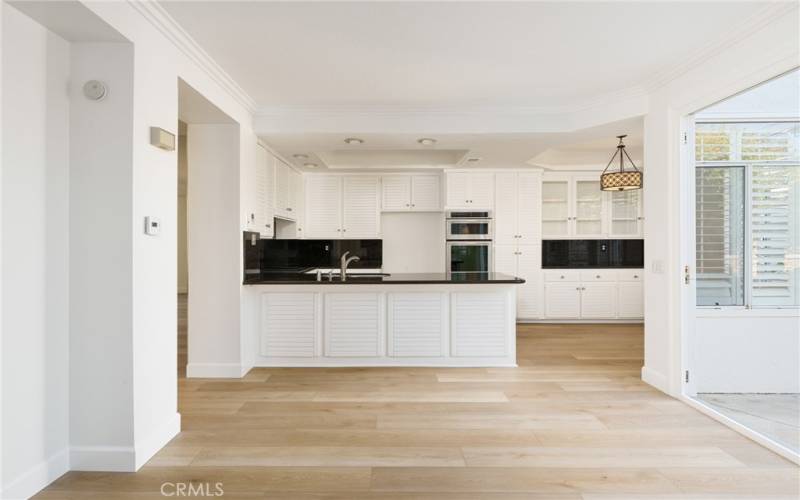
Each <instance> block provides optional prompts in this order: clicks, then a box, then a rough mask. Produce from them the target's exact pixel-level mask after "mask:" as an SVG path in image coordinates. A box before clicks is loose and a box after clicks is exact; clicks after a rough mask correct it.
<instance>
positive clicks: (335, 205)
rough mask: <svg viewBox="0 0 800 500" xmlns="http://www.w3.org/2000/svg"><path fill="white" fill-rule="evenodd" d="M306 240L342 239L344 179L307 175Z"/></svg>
mask: <svg viewBox="0 0 800 500" xmlns="http://www.w3.org/2000/svg"><path fill="white" fill-rule="evenodd" d="M305 177H306V179H305V186H306V188H305V191H306V192H305V195H306V196H305V197H306V206H305V212H306V216H305V219H306V223H305V227H304V231H303V232H304V233H305V234H304V237H306V238H341V237H342V179H341V177H339V176H333V175H314V174H310V175H306V176H305Z"/></svg>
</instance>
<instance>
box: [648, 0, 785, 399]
mask: <svg viewBox="0 0 800 500" xmlns="http://www.w3.org/2000/svg"><path fill="white" fill-rule="evenodd" d="M787 9H791V10H787ZM787 9H784V11H783V12H784V14H783V15H782V17H780V18H779V19H777V20H775V21H773V22H772V23H769V24H761V25H760V26H759V27H758V29H754V30H753V31H752V32H751V33H750V34H749V36H747V37H744V38H742V39H740V40H739V41H738V42H737V43H735V44H732V45H730V46H728V47H726V48H725V49H724V50H723V51H722V52H720V53H718V54H716V55H713V56H710V57H707V58H706V59H705V60H704V61H703V64H701V65H700V66H698V67H695V68H693V69H691V70H689V71H687V72H685V73H684V74H682V75H681V76H679V77H678V78H676V79H674V80H672V81H671V82H669V83H668V84H666V85H664V86H663V87H661V88H659V89H658V90H657V91H655V92H653V93H652V94H651V96H650V110H649V112H648V114H647V116H646V117H645V136H644V164H645V165H647V175H646V176H645V179H644V182H645V187H644V188H645V191H646V193H645V196H644V216H645V264H646V270H645V283H647V286H646V287H645V366H644V367H643V369H642V377H643V378H644V380H645V381H647V382H649V383H651V384H652V385H654V386H656V387H657V388H659V389H661V390H663V391H665V392H668V393H670V394H672V395H675V396H678V395H679V394H680V393H681V380H682V376H681V374H682V361H681V335H682V333H683V332H684V331H687V327H686V325H682V323H681V321H682V316H681V310H682V306H683V303H682V299H683V298H684V297H687V296H688V294H689V287H688V286H686V285H683V284H682V283H683V273H682V268H683V266H684V265H687V264H690V265H692V266H693V264H694V263H693V262H688V261H687V258H686V255H685V252H684V250H685V248H688V247H685V248H684V245H694V242H693V241H687V238H686V235H687V234H688V231H687V228H688V227H690V226H689V224H693V223H694V222H693V221H691V220H682V218H681V217H682V211H681V208H680V207H681V206H682V204H686V203H693V202H694V200H689V199H687V198H686V193H687V191H688V189H687V188H686V186H688V184H687V183H688V178H687V175H688V176H693V175H694V173H693V172H682V171H681V155H682V154H683V153H685V151H684V149H683V148H682V145H681V132H682V120H681V118H682V117H684V116H686V115H688V114H690V113H693V112H695V111H697V110H699V109H701V108H703V107H706V106H708V105H710V104H713V103H715V102H717V101H720V100H721V99H724V98H726V97H728V96H731V95H733V94H735V93H737V92H740V91H742V90H744V89H747V88H749V87H751V86H753V85H756V84H757V83H760V82H763V81H765V80H767V79H769V78H771V77H774V76H776V75H779V74H781V73H783V72H785V71H788V70H790V69H792V68H793V67H796V66H798V65H799V64H800V48H798V44H797V40H798V37H799V36H800V34H798V26H797V15H798V14H797V7H796V6H795V7H788V6H787ZM691 307H692V308H693V307H694V305H693V304H691Z"/></svg>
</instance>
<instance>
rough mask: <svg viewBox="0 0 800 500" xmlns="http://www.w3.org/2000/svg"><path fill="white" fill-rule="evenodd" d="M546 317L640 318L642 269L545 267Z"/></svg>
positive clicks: (587, 318) (591, 318)
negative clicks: (546, 268)
mask: <svg viewBox="0 0 800 500" xmlns="http://www.w3.org/2000/svg"><path fill="white" fill-rule="evenodd" d="M542 275H543V278H544V281H545V284H544V290H545V293H544V297H543V301H544V304H545V306H544V309H545V311H544V316H545V318H548V319H560V320H569V319H580V320H593V319H609V320H610V319H641V318H643V317H644V308H643V302H644V297H643V289H642V276H643V270H642V269H583V270H577V269H548V270H545V271H543V272H542Z"/></svg>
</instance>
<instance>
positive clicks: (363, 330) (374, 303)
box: [324, 293, 385, 357]
mask: <svg viewBox="0 0 800 500" xmlns="http://www.w3.org/2000/svg"><path fill="white" fill-rule="evenodd" d="M383 307H384V306H383V299H382V295H381V294H379V293H328V294H325V333H324V335H325V355H326V356H330V357H362V356H381V355H383V353H384V349H385V348H384V346H383V322H384V319H383Z"/></svg>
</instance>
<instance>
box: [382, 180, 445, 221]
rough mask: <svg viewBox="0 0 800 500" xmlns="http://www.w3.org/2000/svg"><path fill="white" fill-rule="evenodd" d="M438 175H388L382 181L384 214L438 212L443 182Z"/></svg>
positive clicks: (440, 207)
mask: <svg viewBox="0 0 800 500" xmlns="http://www.w3.org/2000/svg"><path fill="white" fill-rule="evenodd" d="M440 179H441V178H440V176H438V175H387V176H384V177H383V178H382V179H381V208H382V210H383V211H384V212H409V211H411V212H438V211H440V210H441V209H442V206H441V191H442V186H441V180H440Z"/></svg>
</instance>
